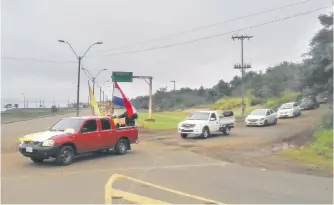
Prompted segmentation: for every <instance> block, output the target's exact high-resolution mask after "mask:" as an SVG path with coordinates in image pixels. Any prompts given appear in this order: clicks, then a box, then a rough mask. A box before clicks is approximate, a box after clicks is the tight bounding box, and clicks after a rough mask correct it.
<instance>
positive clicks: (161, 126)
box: [137, 111, 189, 130]
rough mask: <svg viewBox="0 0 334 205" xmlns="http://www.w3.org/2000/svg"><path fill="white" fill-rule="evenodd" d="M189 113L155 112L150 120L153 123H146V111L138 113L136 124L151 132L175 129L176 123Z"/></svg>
mask: <svg viewBox="0 0 334 205" xmlns="http://www.w3.org/2000/svg"><path fill="white" fill-rule="evenodd" d="M188 115H189V113H186V112H182V111H172V112H156V113H153V115H152V118H153V119H155V122H148V121H145V119H147V118H148V113H147V111H140V112H139V114H138V116H139V118H138V120H137V121H138V123H139V124H140V125H142V126H144V127H145V128H148V129H153V130H170V129H176V127H177V123H179V122H180V121H182V120H184V119H185V118H186V117H187V116H188Z"/></svg>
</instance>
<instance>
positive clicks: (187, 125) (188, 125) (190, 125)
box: [182, 124, 195, 128]
mask: <svg viewBox="0 0 334 205" xmlns="http://www.w3.org/2000/svg"><path fill="white" fill-rule="evenodd" d="M182 127H184V128H193V127H195V125H194V124H183V125H182Z"/></svg>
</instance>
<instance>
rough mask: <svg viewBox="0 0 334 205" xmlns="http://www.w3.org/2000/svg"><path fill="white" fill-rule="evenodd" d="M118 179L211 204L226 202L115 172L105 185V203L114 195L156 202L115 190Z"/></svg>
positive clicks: (137, 201) (143, 202)
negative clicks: (114, 185) (114, 184)
mask: <svg viewBox="0 0 334 205" xmlns="http://www.w3.org/2000/svg"><path fill="white" fill-rule="evenodd" d="M118 179H128V180H131V181H134V182H137V183H140V184H144V185H146V186H151V187H154V188H157V189H161V190H164V191H166V192H171V193H174V194H177V195H181V196H185V197H189V198H192V199H197V200H199V201H204V202H207V203H211V204H224V203H222V202H218V201H215V200H211V199H207V198H204V197H200V196H196V195H192V194H187V193H184V192H180V191H177V190H173V189H169V188H167V187H163V186H160V185H156V184H152V183H149V182H145V181H141V180H138V179H135V178H132V177H128V176H125V175H121V174H113V175H112V176H111V177H110V178H109V179H108V181H107V183H106V185H105V204H111V203H112V198H113V197H122V198H123V199H125V200H128V201H131V202H135V203H138V204H155V203H154V202H153V201H155V200H156V199H151V198H148V197H144V196H140V195H134V194H132V195H131V194H130V193H128V192H123V194H124V195H122V191H119V190H117V191H116V192H115V189H113V187H112V185H113V183H114V182H115V181H116V180H118ZM145 200H150V202H153V203H147V201H145ZM158 202H160V203H163V204H170V203H167V202H164V201H158Z"/></svg>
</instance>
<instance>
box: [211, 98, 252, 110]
mask: <svg viewBox="0 0 334 205" xmlns="http://www.w3.org/2000/svg"><path fill="white" fill-rule="evenodd" d="M244 103H245V104H246V107H249V106H250V100H249V98H247V97H246V98H244ZM240 107H241V98H237V97H224V98H221V99H219V100H217V101H216V102H215V104H213V105H211V108H212V109H214V110H232V109H234V108H240Z"/></svg>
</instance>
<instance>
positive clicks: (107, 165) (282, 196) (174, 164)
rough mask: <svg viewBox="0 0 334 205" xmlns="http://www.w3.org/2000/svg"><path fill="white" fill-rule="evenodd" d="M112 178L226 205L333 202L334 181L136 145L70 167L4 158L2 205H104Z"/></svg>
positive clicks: (166, 196)
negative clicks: (119, 153) (123, 152)
mask: <svg viewBox="0 0 334 205" xmlns="http://www.w3.org/2000/svg"><path fill="white" fill-rule="evenodd" d="M113 174H122V175H126V176H130V177H133V178H135V179H138V180H143V181H145V182H150V183H153V184H155V185H160V186H163V187H166V188H169V189H171V190H178V191H181V192H185V193H189V194H192V195H195V196H197V197H205V198H208V199H211V200H215V201H218V202H222V203H227V204H232V203H238V204H242V203H245V204H246V203H248V204H250V203H277V204H283V203H296V204H297V203H298V204H304V203H305V204H306V203H318V204H321V203H332V193H333V186H332V183H333V179H332V178H321V177H314V176H309V175H297V174H291V173H283V172H275V171H268V170H262V169H260V168H249V167H243V166H240V165H237V164H229V163H225V162H221V161H216V160H212V159H209V158H206V157H203V156H200V155H197V154H195V153H192V152H188V151H182V150H178V151H175V150H174V151H171V150H167V149H164V147H162V146H161V147H157V145H153V144H150V143H143V144H139V145H137V146H134V150H133V151H132V152H131V153H129V154H128V155H124V156H115V155H90V156H84V157H80V158H78V159H77V160H76V162H75V163H74V164H72V165H70V166H66V167H59V166H55V165H54V164H53V163H52V162H46V163H44V164H42V165H36V164H33V163H32V162H30V160H28V159H26V158H23V157H21V156H20V155H19V154H18V153H12V154H3V155H2V176H1V182H2V196H1V198H2V203H5V204H10V203H21V204H22V203H29V204H37V203H45V204H48V203H53V204H56V203H95V204H96V203H104V202H105V196H106V194H105V191H106V189H105V185H106V183H107V181H108V179H109V177H111V176H112V175H113ZM115 185H116V187H115V188H117V189H120V190H123V191H126V192H129V193H133V194H137V195H141V196H146V197H150V198H153V199H158V200H161V201H165V202H169V203H203V201H201V200H198V199H196V200H195V199H192V198H189V197H185V196H180V195H178V194H175V193H169V192H168V191H161V190H160V191H159V190H158V189H155V188H150V187H148V186H147V185H144V186H138V185H136V183H131V184H130V183H129V182H126V181H124V184H122V183H116V184H115ZM109 191H110V190H109ZM115 200H116V199H115ZM117 200H119V199H117Z"/></svg>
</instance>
